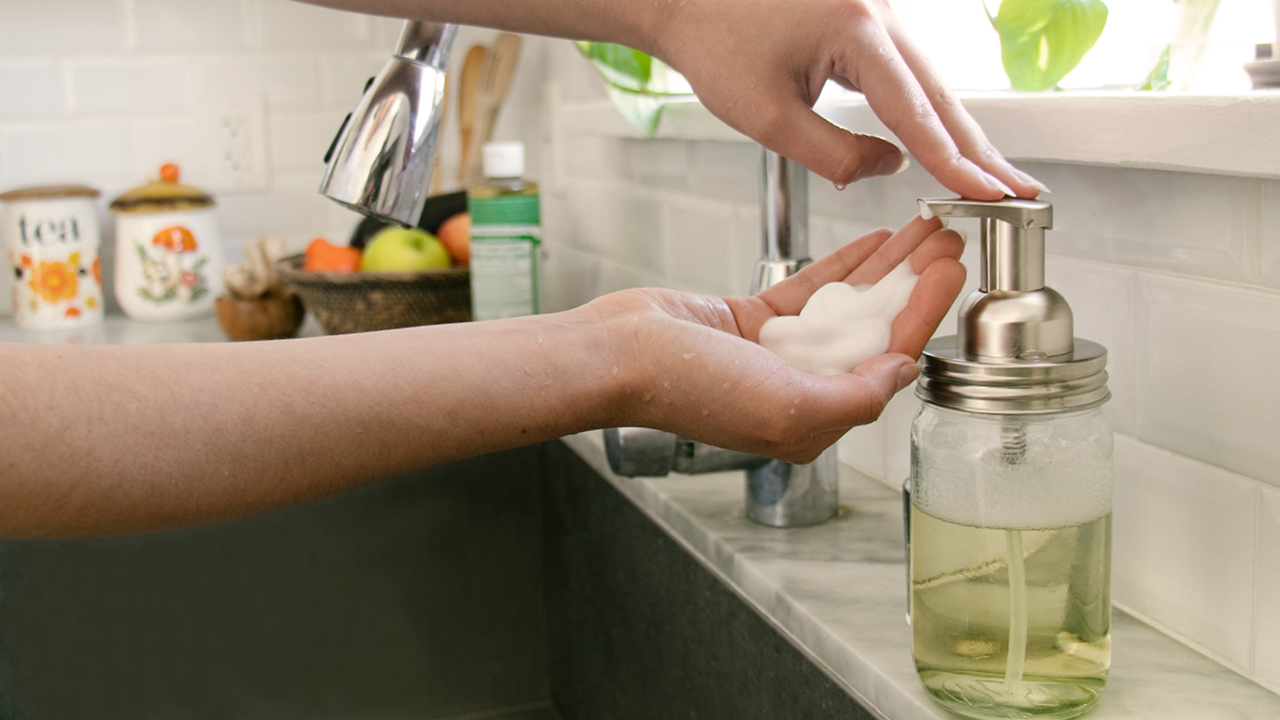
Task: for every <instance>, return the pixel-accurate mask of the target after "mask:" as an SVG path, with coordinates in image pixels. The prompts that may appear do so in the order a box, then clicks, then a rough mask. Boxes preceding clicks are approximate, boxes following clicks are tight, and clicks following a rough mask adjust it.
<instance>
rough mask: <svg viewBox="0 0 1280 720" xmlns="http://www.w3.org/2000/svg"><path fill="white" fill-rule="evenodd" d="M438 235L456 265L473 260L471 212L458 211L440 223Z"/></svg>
mask: <svg viewBox="0 0 1280 720" xmlns="http://www.w3.org/2000/svg"><path fill="white" fill-rule="evenodd" d="M436 237H438V238H440V242H442V243H444V247H445V249H446V250H448V251H449V255H450V257H452V258H453V262H454V264H455V265H462V266H466V265H467V264H469V263H470V262H471V213H458V214H457V215H454V216H453V217H451V218H449V219H448V220H445V221H444V222H442V223H440V229H439V230H437V231H436Z"/></svg>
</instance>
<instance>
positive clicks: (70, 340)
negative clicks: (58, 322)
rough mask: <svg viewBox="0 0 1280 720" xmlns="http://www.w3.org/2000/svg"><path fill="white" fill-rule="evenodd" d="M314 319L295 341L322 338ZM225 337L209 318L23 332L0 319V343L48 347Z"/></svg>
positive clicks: (121, 319) (120, 318) (118, 320)
mask: <svg viewBox="0 0 1280 720" xmlns="http://www.w3.org/2000/svg"><path fill="white" fill-rule="evenodd" d="M323 334H324V330H323V329H321V328H320V325H319V324H318V323H317V322H316V320H315V317H314V316H312V315H311V314H309V313H308V314H307V319H306V321H304V322H303V324H302V328H301V329H300V330H299V331H298V337H311V336H315V335H323ZM226 341H227V336H226V335H225V334H224V333H223V332H222V328H221V327H219V326H218V321H217V320H216V319H214V318H213V317H212V316H209V317H203V318H197V319H194V320H180V321H174V322H139V321H137V320H130V319H129V318H128V317H126V316H124V315H114V314H112V315H107V317H106V320H105V321H104V322H102V323H100V324H97V325H87V326H84V327H78V328H70V329H65V330H24V329H22V328H20V327H18V326H17V325H15V324H14V322H13V318H11V317H5V318H0V342H14V343H37V344H50V345H147V344H156V343H182V342H226Z"/></svg>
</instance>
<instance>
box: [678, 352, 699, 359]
mask: <svg viewBox="0 0 1280 720" xmlns="http://www.w3.org/2000/svg"><path fill="white" fill-rule="evenodd" d="M680 357H682V358H684V359H685V360H692V359H694V358H696V357H698V353H684V354H683V355H681V356H680Z"/></svg>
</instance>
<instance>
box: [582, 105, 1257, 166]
mask: <svg viewBox="0 0 1280 720" xmlns="http://www.w3.org/2000/svg"><path fill="white" fill-rule="evenodd" d="M961 98H962V100H963V102H964V105H965V107H966V108H968V110H969V112H970V113H971V114H972V115H973V117H974V118H975V119H976V120H977V121H978V122H979V123H980V124H981V125H982V127H983V129H984V130H985V131H986V132H987V136H988V137H989V138H991V141H992V142H993V143H995V145H996V147H998V148H1000V150H1001V152H1003V153H1004V154H1005V155H1006V156H1007V157H1009V158H1011V159H1017V160H1039V161H1048V162H1066V163H1082V164H1089V165H1106V166H1115V167H1138V168H1151V169H1158V170H1180V171H1191V172H1204V173H1218V174H1226V175H1248V176H1258V177H1280V91H1275V90H1263V91H1255V92H1253V93H1249V94H1246V95H1188V94H1179V93H1139V92H1132V91H1116V92H1097V93H1080V92H1068V93H1044V94H1026V95H1022V94H1014V93H981V94H978V93H973V94H962V95H961ZM817 109H818V112H819V113H821V114H822V115H823V116H824V117H826V118H827V119H829V120H831V121H832V122H833V123H835V124H837V125H840V126H842V127H845V128H848V129H850V130H853V131H855V132H864V133H872V134H878V135H887V134H889V133H888V130H887V129H886V128H885V126H884V125H883V124H882V123H881V122H880V121H879V120H878V119H877V118H876V117H875V114H874V113H872V111H871V108H870V107H868V105H867V103H866V102H865V101H864V100H863V99H862V97H861V96H857V95H852V94H842V95H841V96H840V97H835V98H832V99H830V100H827V99H823V100H822V101H820V102H819V104H818V108H817ZM561 122H562V123H563V128H564V131H565V132H567V133H569V134H572V135H595V136H604V137H622V138H641V137H643V136H642V135H641V134H640V133H638V132H636V130H635V129H634V128H632V127H631V126H630V125H628V124H627V122H626V121H625V120H623V119H622V116H621V115H620V114H619V113H618V111H617V110H615V109H614V108H613V106H612V105H611V104H610V103H609V102H607V101H597V102H588V103H573V104H566V105H563V106H562V107H561ZM658 137H659V138H667V139H676V140H713V141H730V142H734V141H736V142H746V141H747V138H746V137H745V136H743V135H741V134H740V133H738V132H737V131H735V130H733V129H732V128H730V127H728V126H727V125H725V124H724V123H722V122H720V121H719V120H718V119H716V118H715V117H714V116H713V115H711V113H709V112H707V110H706V109H705V108H703V107H702V105H701V104H699V103H698V102H696V101H690V102H682V103H674V104H672V105H670V106H668V108H667V109H666V111H665V115H664V117H663V120H662V125H661V126H660V127H659V130H658Z"/></svg>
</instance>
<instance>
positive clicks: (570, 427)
mask: <svg viewBox="0 0 1280 720" xmlns="http://www.w3.org/2000/svg"><path fill="white" fill-rule="evenodd" d="M593 323H594V319H593V318H591V317H590V313H589V312H586V311H576V312H572V313H562V314H557V315H548V316H540V317H532V318H520V319H516V320H510V321H501V322H495V323H476V324H465V325H453V326H435V327H427V328H414V329H408V330H403V331H392V332H386V333H379V334H376V335H364V336H337V337H325V338H314V339H306V340H296V341H287V342H274V343H256V344H250V345H230V344H227V345H169V346H136V347H129V346H116V347H95V348H54V347H43V346H42V347H36V346H29V345H8V346H0V363H2V364H3V366H4V367H5V368H6V380H5V382H4V387H3V389H0V413H2V414H3V418H4V420H3V427H2V428H0V431H2V432H3V433H4V438H5V440H4V448H5V449H4V452H3V472H2V473H0V496H2V497H4V499H5V501H4V502H3V503H0V537H7V538H13V537H28V538H29V537H70V536H87V535H108V534H127V533H136V532H146V531H152V530H159V529H165V528H170V527H177V526H182V525H192V524H201V523H208V522H215V521H219V520H225V519H230V518H235V517H241V516H245V515H249V514H253V513H256V512H262V511H266V510H270V509H274V508H279V507H285V506H288V505H292V504H296V503H299V502H306V501H309V500H314V499H317V498H321V497H326V496H328V495H332V494H335V493H339V492H342V491H345V490H348V489H351V488H355V487H358V486H361V485H364V484H367V483H369V482H373V481H375V480H378V479H382V478H385V477H389V476H392V475H395V474H398V473H403V472H407V471H410V470H413V469H416V468H420V467H425V466H428V465H433V464H437V463H442V462H448V461H451V460H455V459H459V458H463V457H468V456H472V455H477V454H480V453H484V452H489V451H493V450H499V449H503V448H509V447H515V446H518V445H523V444H528V443H532V442H537V441H540V440H545V439H548V438H553V437H557V436H560V435H563V434H567V433H571V432H577V431H580V430H584V429H588V428H592V427H599V426H602V425H605V424H609V423H610V422H611V421H612V420H613V414H616V411H617V408H618V405H617V403H616V402H615V400H616V399H617V396H618V392H619V390H618V388H619V383H618V378H617V377H616V375H614V374H613V373H612V372H611V371H610V370H611V368H606V367H605V365H606V364H607V363H608V361H607V360H606V359H605V358H607V356H608V351H607V350H606V349H605V348H603V347H601V337H602V336H603V334H602V333H598V332H593V327H594V326H593ZM228 379H231V380H230V381H229V380H228Z"/></svg>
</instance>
